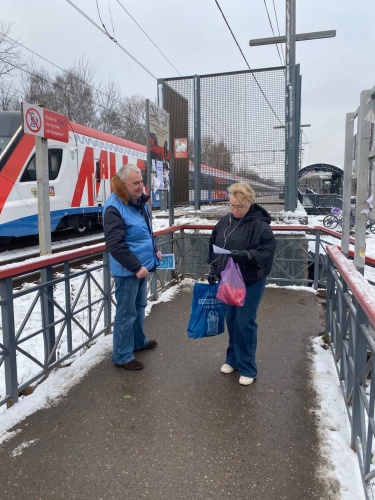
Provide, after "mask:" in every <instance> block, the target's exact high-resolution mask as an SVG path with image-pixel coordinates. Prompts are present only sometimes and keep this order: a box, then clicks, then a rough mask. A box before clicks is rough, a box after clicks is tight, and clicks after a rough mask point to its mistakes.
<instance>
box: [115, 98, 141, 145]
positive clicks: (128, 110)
mask: <svg viewBox="0 0 375 500" xmlns="http://www.w3.org/2000/svg"><path fill="white" fill-rule="evenodd" d="M121 115H122V134H121V135H122V137H124V138H125V139H128V140H129V141H133V142H137V143H139V144H146V107H145V99H144V98H143V97H141V96H139V95H133V96H131V97H125V99H124V100H123V103H122V106H121Z"/></svg>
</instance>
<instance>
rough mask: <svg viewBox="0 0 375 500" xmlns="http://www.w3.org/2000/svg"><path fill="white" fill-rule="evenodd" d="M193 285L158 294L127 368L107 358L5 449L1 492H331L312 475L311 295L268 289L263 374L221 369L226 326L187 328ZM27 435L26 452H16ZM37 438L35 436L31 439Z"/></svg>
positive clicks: (52, 499)
mask: <svg viewBox="0 0 375 500" xmlns="http://www.w3.org/2000/svg"><path fill="white" fill-rule="evenodd" d="M191 297H192V293H191V287H186V288H184V289H182V290H181V291H180V292H179V293H178V294H177V296H176V298H175V299H174V300H173V301H170V302H166V303H160V304H156V305H155V306H154V307H153V308H152V312H151V314H150V316H149V317H147V319H146V331H147V332H148V336H149V338H151V339H156V340H157V341H158V342H159V345H158V347H157V348H156V349H154V350H152V351H144V352H141V353H138V354H137V358H138V359H140V360H142V362H144V365H145V367H144V369H143V370H141V371H138V372H129V371H126V370H123V369H119V368H116V367H114V366H113V365H112V362H111V359H110V356H109V355H108V357H107V358H106V359H105V360H104V361H102V362H100V363H99V364H98V365H96V367H95V368H93V369H92V370H91V371H90V372H89V375H88V376H86V377H85V378H84V380H83V381H82V382H81V383H80V384H78V385H77V386H75V387H73V388H72V389H71V390H70V392H69V393H68V395H67V396H65V397H64V398H62V399H61V400H60V401H59V402H58V403H57V404H56V405H55V406H52V407H50V408H47V409H43V410H40V411H38V412H37V413H35V414H33V415H31V416H30V417H28V418H27V419H26V420H24V421H23V422H22V423H21V424H19V425H17V429H21V431H20V432H19V433H18V434H17V435H16V436H15V437H14V438H12V439H11V440H10V441H8V442H5V443H3V445H2V446H1V447H0V484H1V496H2V498H6V499H9V500H10V499H16V500H26V499H27V500H30V499H35V500H37V499H38V500H57V499H81V500H82V499H83V500H85V499H92V500H100V499H103V500H110V499H127V500H139V499H149V500H178V499H181V500H185V499H186V500H187V499H188V500H227V499H237V500H247V499H251V500H257V499H259V500H275V499H287V500H302V499H303V500H308V499H324V500H327V499H333V498H337V497H335V495H334V492H333V487H332V486H331V485H329V484H327V483H326V482H325V480H324V479H323V478H322V476H321V475H320V474H319V470H320V468H321V467H325V466H326V464H324V462H323V461H322V458H321V457H320V454H319V443H318V437H317V425H319V422H317V421H316V420H315V417H314V414H313V413H312V412H311V410H312V409H313V408H314V406H315V400H314V392H313V390H312V388H311V373H310V368H311V361H310V359H309V352H310V339H311V338H313V337H315V336H317V335H318V334H320V333H321V332H322V331H323V326H322V325H323V309H322V307H321V305H319V304H318V302H317V300H316V298H315V296H314V294H312V293H308V292H306V291H293V290H288V289H282V288H267V289H266V292H265V296H264V298H263V301H262V303H261V307H260V313H259V317H258V320H259V340H258V346H259V347H258V368H259V376H258V380H257V381H256V382H255V383H254V384H253V385H251V386H248V387H244V386H241V385H240V384H239V383H238V378H239V376H238V373H236V372H235V373H232V374H229V375H223V374H221V373H220V366H221V364H222V363H223V362H224V359H225V358H224V356H225V349H226V343H227V334H226V333H224V334H222V335H219V336H217V337H213V338H209V339H200V340H191V339H189V338H188V337H187V335H186V326H187V323H188V319H189V314H190V305H191ZM25 442H29V443H30V446H29V447H28V448H25V449H24V450H23V452H22V454H20V455H18V456H13V454H12V452H13V450H14V449H15V448H16V447H18V446H20V445H22V443H25ZM31 442H32V443H31Z"/></svg>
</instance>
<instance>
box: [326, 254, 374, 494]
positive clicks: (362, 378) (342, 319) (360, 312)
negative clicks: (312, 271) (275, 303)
mask: <svg viewBox="0 0 375 500" xmlns="http://www.w3.org/2000/svg"><path fill="white" fill-rule="evenodd" d="M327 257H328V267H327V271H328V282H327V299H326V300H327V313H326V327H327V334H328V335H329V337H330V341H331V342H330V345H331V349H332V353H333V356H334V359H335V364H336V368H337V372H338V376H339V380H340V384H341V388H342V392H343V396H344V399H345V404H346V408H347V412H348V416H349V420H350V423H351V446H352V448H353V449H354V450H356V452H357V455H358V460H359V466H360V469H361V474H362V479H363V484H364V489H365V494H366V498H368V499H370V498H371V499H372V498H373V493H372V482H373V480H374V478H375V467H374V463H373V449H372V447H373V444H374V434H375V422H374V402H375V294H374V289H373V287H372V286H371V285H370V284H369V283H368V282H367V281H366V280H365V279H364V278H363V276H362V275H361V274H360V273H359V272H358V271H357V270H356V268H355V266H354V263H353V262H350V261H349V260H347V259H346V258H345V256H344V255H343V254H342V253H341V252H340V250H339V249H338V248H337V247H334V246H328V247H327ZM373 375H374V384H373V383H372V378H373V377H372V376H373Z"/></svg>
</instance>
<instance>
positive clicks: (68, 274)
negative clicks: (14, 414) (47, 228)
mask: <svg viewBox="0 0 375 500" xmlns="http://www.w3.org/2000/svg"><path fill="white" fill-rule="evenodd" d="M212 228H213V226H207V225H194V226H193V225H184V226H175V227H171V228H168V229H165V230H162V231H157V232H156V233H155V234H156V240H157V246H158V249H160V250H161V251H162V253H174V255H175V261H176V268H175V269H174V270H165V271H162V270H160V271H157V272H156V273H153V275H152V278H151V280H150V281H149V291H148V297H149V300H154V299H155V298H157V295H158V293H160V292H161V291H162V290H164V289H165V288H167V287H168V286H171V285H172V284H174V283H177V282H178V281H179V280H180V279H182V278H183V277H186V276H189V277H192V278H194V279H204V278H205V277H206V276H207V271H208V265H207V262H206V259H207V254H208V239H209V235H210V233H211V230H212ZM273 230H274V233H275V236H276V238H277V248H276V252H275V260H274V265H273V269H272V272H271V275H270V276H269V277H268V283H274V284H278V285H280V286H286V285H303V286H312V287H313V288H315V289H317V288H318V287H324V288H325V286H326V278H327V259H326V252H325V246H326V245H327V244H328V243H332V238H334V239H335V241H337V242H339V238H340V235H339V234H338V233H335V232H334V231H331V230H327V229H325V228H322V227H315V228H312V227H307V226H273ZM88 259H90V260H89V261H88ZM108 260H109V259H108V254H107V252H106V251H105V245H104V244H99V245H93V246H87V247H83V248H81V249H80V250H72V251H67V252H64V253H63V254H56V255H50V256H43V257H39V258H35V259H30V260H29V261H26V262H24V263H22V264H20V263H17V264H14V265H8V266H3V267H2V268H1V269H0V323H1V324H0V326H1V329H0V407H1V406H4V405H7V406H11V405H12V404H14V403H16V402H17V401H18V398H19V397H20V396H22V395H23V394H25V391H26V390H28V389H29V388H31V389H32V388H33V386H35V385H37V384H39V383H40V382H41V381H42V380H43V379H44V378H45V377H47V376H48V374H49V373H50V372H51V371H52V370H53V369H55V368H58V367H59V366H63V365H64V364H65V363H67V362H68V360H69V362H70V361H71V358H72V357H74V356H78V355H80V354H81V353H82V352H83V351H84V350H85V349H87V348H88V347H89V346H90V344H91V343H92V342H94V341H95V339H97V338H98V337H100V336H101V335H107V334H109V333H110V332H111V328H112V318H113V313H114V307H115V300H114V297H113V290H112V281H111V276H110V272H109V266H108ZM374 264H375V261H372V262H370V265H374ZM36 272H38V273H39V275H40V278H39V280H38V281H37V282H35V273H36ZM20 277H22V280H23V281H24V285H23V286H22V287H20V288H14V286H13V282H14V280H15V279H16V278H18V279H19V278H20Z"/></svg>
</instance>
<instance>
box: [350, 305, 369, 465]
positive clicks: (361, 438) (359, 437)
mask: <svg viewBox="0 0 375 500" xmlns="http://www.w3.org/2000/svg"><path fill="white" fill-rule="evenodd" d="M354 304H355V306H354V307H355V310H356V312H357V313H356V317H355V329H354V330H355V340H354V342H353V345H354V350H355V352H354V360H353V361H354V381H353V410H352V422H353V424H352V436H351V446H352V448H353V449H354V450H356V451H358V445H359V444H360V446H361V447H362V451H363V452H364V450H365V448H366V446H365V443H366V437H365V436H366V430H365V428H366V422H365V411H364V403H363V401H362V398H361V394H360V390H361V379H362V376H363V374H364V372H365V367H366V364H367V342H366V338H365V336H364V335H363V331H362V329H361V325H363V324H367V318H366V315H365V314H364V312H363V310H362V308H361V306H360V305H359V304H358V302H357V300H355V299H354ZM370 458H371V457H370ZM369 465H370V461H369V460H368V457H365V460H364V463H363V467H364V469H365V470H364V471H363V472H364V474H367V473H368V472H369Z"/></svg>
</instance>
